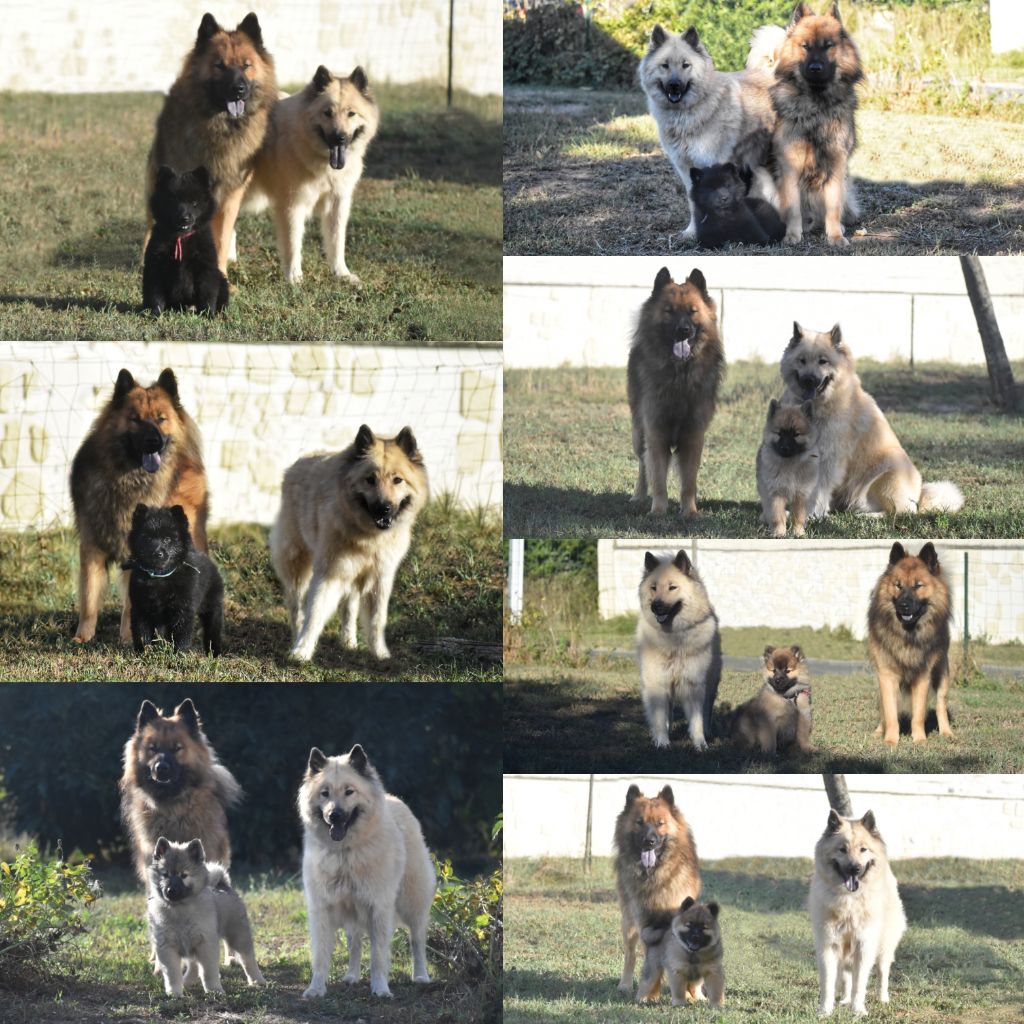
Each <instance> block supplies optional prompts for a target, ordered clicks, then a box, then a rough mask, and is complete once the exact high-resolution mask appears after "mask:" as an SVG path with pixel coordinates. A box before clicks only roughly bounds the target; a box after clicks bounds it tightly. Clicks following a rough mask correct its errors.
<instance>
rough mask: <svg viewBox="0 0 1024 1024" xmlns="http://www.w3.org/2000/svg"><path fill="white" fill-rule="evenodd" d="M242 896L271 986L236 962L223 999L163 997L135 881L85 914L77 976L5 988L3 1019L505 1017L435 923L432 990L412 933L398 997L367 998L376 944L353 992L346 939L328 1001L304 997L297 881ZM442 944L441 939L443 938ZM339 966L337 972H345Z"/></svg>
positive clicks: (413, 1023)
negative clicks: (415, 971)
mask: <svg viewBox="0 0 1024 1024" xmlns="http://www.w3.org/2000/svg"><path fill="white" fill-rule="evenodd" d="M235 882H236V884H237V883H240V884H239V889H240V891H241V892H242V895H243V898H244V899H245V903H246V909H247V910H248V912H249V917H250V920H251V921H252V927H253V934H254V937H255V940H256V960H257V962H258V963H259V965H260V968H261V970H262V971H263V974H264V976H265V977H266V979H267V982H268V985H267V987H265V988H249V987H248V986H247V985H246V982H245V976H244V975H243V973H242V970H241V968H240V967H238V966H237V965H232V966H231V967H229V968H226V969H225V968H222V974H221V981H222V984H223V985H224V989H225V992H226V994H225V995H224V996H223V997H220V998H218V997H216V996H204V995H203V994H202V990H201V989H200V990H198V992H196V991H194V990H193V991H190V993H189V994H188V995H186V996H185V997H184V998H182V999H174V998H171V997H167V996H165V995H164V991H163V982H162V979H160V978H158V977H157V976H155V975H154V974H153V971H152V968H151V967H150V965H149V962H148V960H149V944H148V940H147V937H146V903H145V899H144V898H143V895H142V893H141V891H135V889H134V888H132V887H131V886H130V883H129V884H127V885H125V886H123V887H122V891H112V892H111V894H109V895H106V896H103V897H102V898H101V899H100V900H98V901H97V903H96V904H94V907H95V909H94V910H90V911H89V912H88V914H87V924H88V931H87V933H86V934H85V935H83V936H81V937H79V938H78V939H76V940H74V947H73V949H72V951H71V953H70V954H69V955H68V956H67V957H65V958H64V959H65V960H66V961H67V962H68V967H69V968H70V970H69V971H68V973H64V972H62V973H61V974H60V975H56V974H54V975H51V976H49V977H47V978H45V979H44V980H43V981H41V982H36V983H35V984H33V986H32V987H31V988H23V989H16V990H14V991H4V992H3V994H2V996H0V998H2V1000H3V1009H2V1010H0V1019H2V1020H3V1021H4V1024H36V1022H45V1024H58V1022H60V1024H63V1022H65V1021H72V1020H73V1021H75V1022H76V1024H77V1022H82V1024H112V1022H115V1021H119V1022H125V1024H129V1022H130V1024H135V1022H137V1021H142V1020H147V1021H149V1020H175V1021H192V1022H197V1024H219V1022H224V1021H231V1022H237V1024H242V1022H245V1024H284V1022H285V1021H296V1020H301V1021H307V1022H319V1021H336V1020H351V1021H355V1020H357V1019H359V1020H362V1021H365V1022H367V1024H376V1022H381V1021H392V1020H396V1019H398V1020H402V1021H407V1022H409V1024H427V1022H431V1021H439V1022H444V1021H452V1020H460V1021H467V1022H470V1024H477V1022H480V1024H482V1022H484V1021H493V1020H494V1019H495V1018H494V1014H495V1013H496V1012H498V1009H497V1007H496V1006H493V1005H490V1004H491V1002H493V1001H496V997H495V996H494V995H493V994H490V996H489V997H488V995H487V994H485V993H483V992H482V991H481V989H480V988H478V987H477V986H475V985H474V984H473V983H472V982H469V981H467V980H466V978H465V977H463V976H461V975H460V974H459V973H458V972H457V971H453V970H451V969H450V968H449V967H448V965H447V964H446V963H445V961H444V959H443V958H441V957H440V956H438V955H436V954H435V955H432V950H433V949H436V948H437V947H438V945H439V942H438V939H439V936H438V932H437V929H436V926H432V928H431V932H430V933H428V940H427V943H428V952H427V958H428V961H429V963H430V970H431V975H432V978H433V979H434V980H433V981H432V982H431V984H429V985H425V986H424V985H419V984H414V983H413V982H412V980H411V978H410V973H411V960H410V955H409V943H408V933H406V932H405V931H399V933H398V934H397V935H396V938H395V940H394V943H393V946H392V952H393V963H392V974H391V991H392V993H393V995H394V999H393V1000H382V999H378V998H376V997H374V996H371V995H370V983H369V973H368V972H369V944H368V943H367V944H364V950H363V980H361V981H360V982H359V983H358V984H357V985H355V986H352V987H349V986H347V985H344V984H342V983H341V976H342V975H343V974H344V973H345V971H344V965H343V962H342V957H343V955H344V948H345V940H344V936H342V937H341V939H340V941H339V948H338V949H337V950H336V951H335V954H334V970H333V971H332V973H331V975H330V977H329V979H328V990H327V995H326V997H325V998H324V999H320V1000H305V999H303V998H302V992H303V990H304V989H305V987H306V986H307V985H308V984H309V978H310V960H309V932H308V929H307V925H306V911H305V907H304V904H303V899H302V890H301V884H300V882H299V880H298V879H297V878H294V877H293V878H291V879H288V880H286V881H282V880H280V879H278V880H275V881H273V882H268V881H267V880H261V879H256V880H252V881H250V880H246V879H238V878H236V879H235ZM442 941H443V940H442ZM339 968H340V969H339Z"/></svg>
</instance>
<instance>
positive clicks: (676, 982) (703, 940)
mask: <svg viewBox="0 0 1024 1024" xmlns="http://www.w3.org/2000/svg"><path fill="white" fill-rule="evenodd" d="M640 937H641V938H642V939H643V941H644V945H645V946H646V947H647V956H646V957H645V959H644V969H643V973H642V974H641V975H640V986H639V988H638V989H637V993H636V1001H637V1002H638V1003H646V1002H653V1001H654V1000H656V999H657V998H658V994H659V993H660V991H661V980H662V977H663V976H665V975H667V976H668V987H669V991H670V992H671V993H672V1005H673V1006H682V1005H683V1004H684V1003H692V1002H695V1001H696V1000H697V999H698V998H699V995H698V992H699V990H700V985H701V983H703V985H704V991H705V992H706V993H707V997H708V1001H709V1003H710V1004H711V1006H714V1007H720V1006H721V1005H722V1004H723V1002H724V1001H725V974H724V972H723V970H722V934H721V931H720V930H719V927H718V904H717V903H715V902H711V903H698V902H697V901H696V900H694V899H693V897H692V896H687V897H686V899H685V900H683V902H682V904H681V905H680V907H679V911H678V913H676V914H675V916H674V917H672V919H671V921H670V922H669V923H667V924H666V922H665V921H664V919H657V918H656V919H654V920H652V921H651V922H650V923H649V924H648V925H647V926H646V927H645V928H644V929H643V931H642V932H641V933H640Z"/></svg>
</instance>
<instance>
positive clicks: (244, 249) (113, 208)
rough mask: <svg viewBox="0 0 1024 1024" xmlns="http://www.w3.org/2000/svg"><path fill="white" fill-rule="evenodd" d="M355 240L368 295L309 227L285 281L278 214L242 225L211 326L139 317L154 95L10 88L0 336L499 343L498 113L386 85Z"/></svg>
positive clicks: (1, 99)
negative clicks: (343, 278) (329, 257)
mask: <svg viewBox="0 0 1024 1024" xmlns="http://www.w3.org/2000/svg"><path fill="white" fill-rule="evenodd" d="M378 98H379V101H380V105H381V110H382V122H381V128H380V133H379V135H378V137H377V139H376V140H375V141H374V143H373V145H372V146H371V148H370V151H369V154H368V156H367V161H366V171H365V175H364V177H363V180H362V182H361V183H360V185H359V187H358V191H357V193H356V198H355V203H354V206H353V213H352V219H351V222H350V224H349V231H348V239H349V244H348V249H347V257H348V263H349V266H350V268H351V269H352V270H353V271H354V272H355V273H356V274H358V275H359V277H361V278H362V280H363V286H362V287H361V288H355V287H353V286H351V285H347V284H343V283H340V282H338V281H337V280H335V278H334V277H333V276H332V275H331V274H330V272H329V271H328V269H327V267H326V264H325V261H324V259H323V256H322V255H321V253H320V232H319V226H318V225H316V224H314V223H311V224H310V225H309V226H308V230H307V232H306V238H305V243H304V247H303V268H304V271H305V278H304V280H303V282H302V284H301V285H299V286H297V287H295V288H292V287H289V286H288V285H287V284H285V283H284V280H283V278H282V276H281V272H280V269H279V264H278V257H277V249H276V245H275V242H274V232H273V227H272V224H271V219H270V216H269V215H268V214H261V215H258V216H257V215H251V216H246V217H243V218H241V219H240V220H239V229H238V250H239V260H238V262H237V263H235V264H233V265H232V269H231V270H230V272H229V278H230V280H231V281H232V283H233V284H235V285H237V292H236V293H235V294H234V295H233V297H232V299H231V303H230V304H229V306H228V308H227V310H226V311H225V313H224V314H223V315H222V316H220V317H218V318H217V319H215V320H213V321H212V322H210V321H209V320H207V319H206V318H204V317H200V316H196V315H194V314H187V313H169V314H166V315H165V316H163V317H161V318H160V319H159V320H151V319H149V318H147V317H145V316H143V315H141V314H140V313H139V312H138V310H139V308H140V305H141V300H142V296H141V276H142V269H141V261H142V241H143V236H144V234H145V230H146V223H145V201H144V198H143V175H144V169H145V163H146V154H147V152H148V150H149V146H150V143H151V142H152V137H153V125H154V123H155V120H156V115H157V112H158V111H159V109H160V105H161V97H160V96H159V95H157V94H155V93H105V94H95V95H79V96H69V95H59V96H57V95H51V94H41V93H17V94H15V93H0V125H3V128H2V129H0V162H2V163H3V166H4V175H3V181H2V182H0V281H2V282H3V283H2V285H0V338H3V339H18V340H36V339H47V340H49V339H113V340H117V341H121V340H124V339H125V338H130V339H132V340H146V339H158V338H168V339H174V340H181V341H274V340H280V339H286V340H288V341H323V340H328V341H338V342H341V341H345V342H366V343H372V342H389V343H402V342H423V341H428V342H436V341H453V340H463V341H466V340H469V341H486V340H495V339H498V338H500V337H501V255H502V254H501V237H500V222H501V195H500V190H499V185H500V181H501V159H500V152H501V110H500V105H499V104H497V103H490V104H484V103H481V102H480V101H471V100H469V99H468V98H466V97H458V99H459V101H460V103H461V106H459V107H457V108H456V109H453V110H447V109H446V108H445V98H444V91H443V89H440V88H435V87H430V86H425V87H419V86H417V87H409V86H403V87H401V88H397V87H386V86H385V87H382V88H381V89H379V90H378Z"/></svg>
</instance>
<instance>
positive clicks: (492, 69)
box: [0, 0, 501, 95]
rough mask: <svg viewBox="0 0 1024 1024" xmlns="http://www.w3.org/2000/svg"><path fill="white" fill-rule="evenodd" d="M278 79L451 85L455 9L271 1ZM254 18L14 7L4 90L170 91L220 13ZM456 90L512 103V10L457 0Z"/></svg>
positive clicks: (199, 4)
mask: <svg viewBox="0 0 1024 1024" xmlns="http://www.w3.org/2000/svg"><path fill="white" fill-rule="evenodd" d="M255 6H256V12H257V14H258V15H259V19H260V25H261V26H262V28H263V38H264V40H265V42H266V45H267V48H268V49H269V50H270V51H271V53H273V55H274V59H275V62H276V66H277V73H278V81H279V82H281V83H282V84H293V83H298V82H304V81H306V80H307V79H309V78H311V77H312V75H313V72H314V71H315V70H316V68H317V65H319V64H326V65H327V66H328V67H330V68H331V69H332V70H335V71H340V72H348V71H350V70H351V69H352V68H353V67H354V66H355V65H356V64H362V65H363V67H364V68H366V71H367V74H368V75H369V76H370V81H371V82H374V81H381V82H394V83H409V82H436V83H443V82H446V81H447V75H448V21H449V0H267V2H265V3H262V4H259V5H255ZM251 9H252V5H250V4H248V3H244V4H239V5H237V6H230V5H227V6H225V5H223V4H212V5H211V4H210V3H209V2H208V0H181V2H179V3H176V4H156V3H152V2H142V0H121V2H119V3H98V2H91V3H74V2H71V0H40V2H39V3H35V4H29V3H24V2H21V0H19V2H17V3H13V4H5V5H3V8H2V11H0V15H2V18H3V30H2V31H0V89H14V90H45V91H54V92H115V91H126V90H154V89H155V90H161V91H164V90H166V89H167V88H168V86H170V84H171V82H173V81H174V78H175V76H176V75H177V73H178V68H179V67H180V65H181V61H182V59H183V58H184V56H185V54H186V53H187V52H188V50H189V49H191V47H192V45H193V44H194V42H195V34H196V29H197V28H198V27H199V22H200V20H201V19H202V17H203V14H204V13H205V12H206V11H207V10H209V11H211V13H213V14H214V16H215V17H216V18H217V19H218V20H219V21H220V23H221V24H222V25H225V26H227V27H232V28H233V27H234V26H235V25H236V24H238V22H239V21H241V19H242V18H244V17H245V15H246V14H247V13H248V12H249V11H250V10H251ZM454 25H455V47H454V55H453V62H452V64H453V69H454V82H455V86H456V87H457V88H460V89H465V90H467V91H468V92H470V93H473V94H475V95H500V93H501V5H500V4H498V3H497V2H496V0H455V17H454Z"/></svg>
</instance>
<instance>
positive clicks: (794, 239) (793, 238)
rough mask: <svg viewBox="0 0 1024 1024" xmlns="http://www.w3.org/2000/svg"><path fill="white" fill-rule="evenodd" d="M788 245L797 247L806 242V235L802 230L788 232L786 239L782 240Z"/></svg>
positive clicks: (794, 229)
mask: <svg viewBox="0 0 1024 1024" xmlns="http://www.w3.org/2000/svg"><path fill="white" fill-rule="evenodd" d="M782 240H783V242H785V243H786V245H796V244H797V243H799V242H802V241H803V240H804V233H803V230H802V229H801V228H793V229H791V230H789V231H787V232H786V237H785V238H783V239H782Z"/></svg>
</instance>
